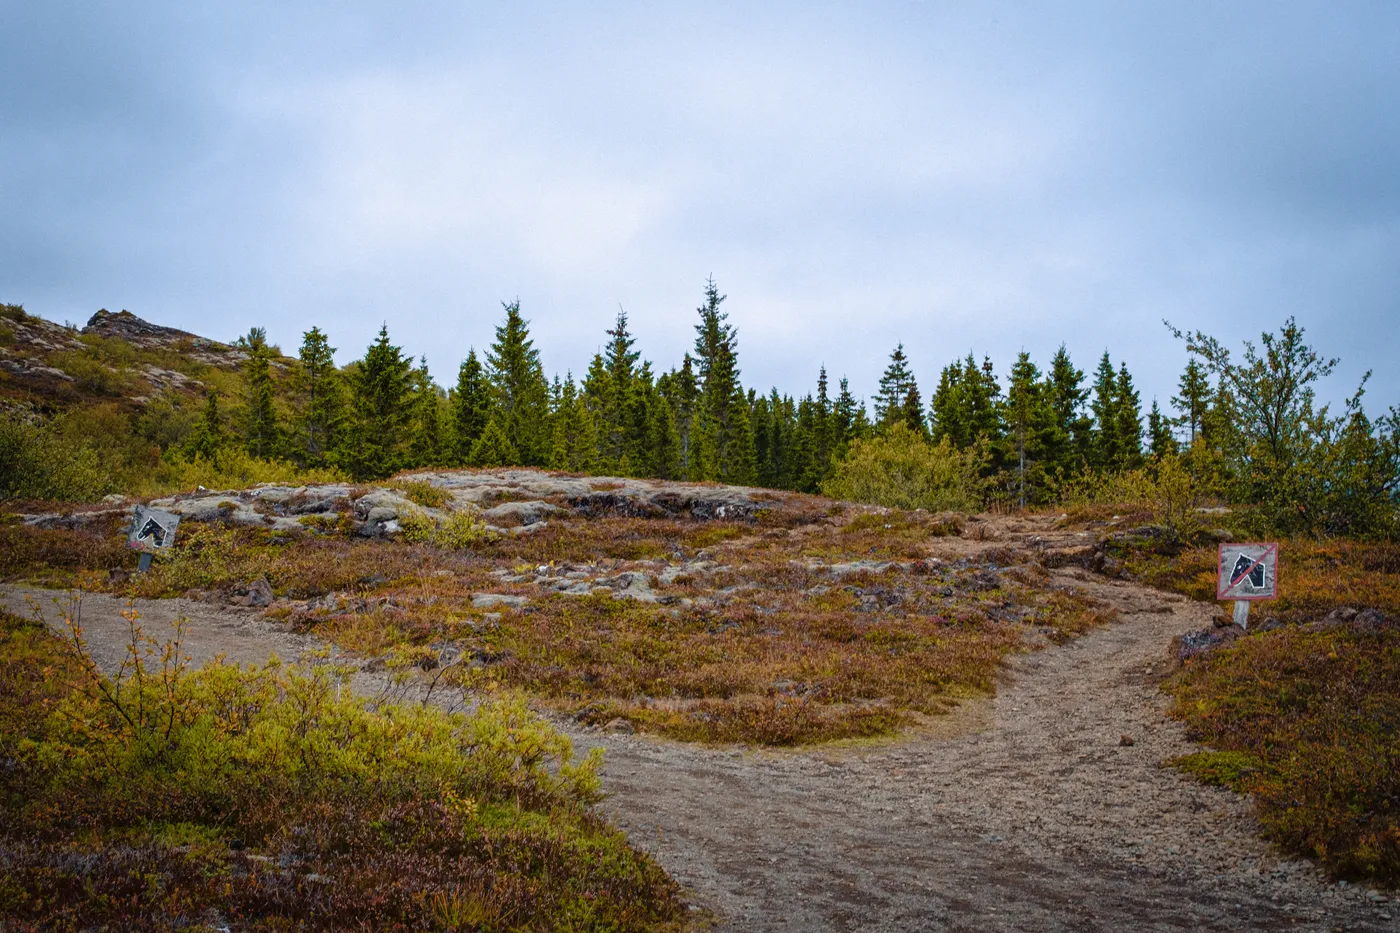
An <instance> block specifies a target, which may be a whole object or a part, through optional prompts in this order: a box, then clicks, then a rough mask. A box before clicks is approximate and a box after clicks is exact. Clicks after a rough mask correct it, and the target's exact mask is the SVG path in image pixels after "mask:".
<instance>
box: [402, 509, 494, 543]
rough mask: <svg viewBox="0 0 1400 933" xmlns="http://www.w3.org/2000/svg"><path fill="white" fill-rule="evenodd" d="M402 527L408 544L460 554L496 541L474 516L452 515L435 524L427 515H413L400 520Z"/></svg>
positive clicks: (414, 513)
mask: <svg viewBox="0 0 1400 933" xmlns="http://www.w3.org/2000/svg"><path fill="white" fill-rule="evenodd" d="M399 527H400V528H402V529H403V537H404V540H405V541H415V542H421V543H423V544H429V545H432V546H433V547H440V548H448V549H450V550H459V551H460V550H466V549H467V548H472V547H476V546H477V545H480V544H485V543H486V542H488V541H490V540H492V538H493V537H494V536H493V535H492V534H491V532H490V531H488V530H487V528H486V523H485V522H483V521H482V520H481V519H480V518H478V517H477V516H476V515H475V514H474V513H472V512H450V513H448V515H447V517H446V518H444V519H442V520H441V521H434V520H433V518H432V516H430V515H428V514H427V513H425V512H410V513H409V514H407V515H400V516H399Z"/></svg>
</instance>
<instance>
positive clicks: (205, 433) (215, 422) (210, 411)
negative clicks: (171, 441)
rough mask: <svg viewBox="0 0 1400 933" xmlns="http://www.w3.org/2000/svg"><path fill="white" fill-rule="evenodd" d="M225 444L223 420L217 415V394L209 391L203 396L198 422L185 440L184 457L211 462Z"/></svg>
mask: <svg viewBox="0 0 1400 933" xmlns="http://www.w3.org/2000/svg"><path fill="white" fill-rule="evenodd" d="M226 443H227V440H226V438H225V436H224V419H223V416H222V415H220V414H219V393H218V392H215V391H212V390H211V391H210V392H209V394H208V395H207V396H205V399H204V409H203V410H202V411H201V412H200V415H199V420H198V421H196V422H195V423H194V428H193V429H192V430H191V431H190V433H189V435H188V436H187V437H186V438H185V445H184V450H185V456H187V457H202V458H203V459H205V460H212V459H214V455H215V454H217V453H218V452H219V451H220V450H222V449H223V447H224V445H225V444H226Z"/></svg>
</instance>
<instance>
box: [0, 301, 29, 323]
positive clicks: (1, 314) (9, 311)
mask: <svg viewBox="0 0 1400 933" xmlns="http://www.w3.org/2000/svg"><path fill="white" fill-rule="evenodd" d="M0 318H4V319H5V320H9V321H18V322H21V323H22V322H24V321H27V320H28V319H29V315H28V314H26V313H25V311H24V305H10V304H3V303H0Z"/></svg>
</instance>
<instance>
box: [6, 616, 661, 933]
mask: <svg viewBox="0 0 1400 933" xmlns="http://www.w3.org/2000/svg"><path fill="white" fill-rule="evenodd" d="M128 619H129V623H130V625H131V640H130V645H129V650H128V653H127V657H126V660H125V663H124V664H123V666H122V669H121V670H120V672H118V674H117V675H116V676H115V677H113V678H110V679H109V678H106V677H104V676H102V675H101V674H100V673H99V672H98V671H97V669H96V667H95V666H94V664H93V662H92V660H91V657H90V656H89V655H88V653H87V651H86V646H85V644H84V642H83V639H82V635H81V630H80V629H79V628H77V627H75V626H72V627H70V635H69V637H68V639H67V640H66V642H65V643H64V645H66V647H64V646H63V645H60V643H59V642H58V641H57V640H56V639H54V638H53V637H52V636H48V635H46V634H44V633H43V630H42V627H41V626H39V625H33V624H31V625H26V624H25V623H23V622H21V621H20V620H18V619H15V618H14V617H12V616H0V688H2V689H0V758H3V759H4V760H6V761H9V762H10V765H9V766H8V767H7V768H6V769H3V770H0V814H3V819H0V851H3V852H4V860H5V864H6V873H5V875H6V882H5V887H4V888H3V890H0V897H3V898H4V912H5V916H6V918H7V922H13V923H14V924H16V928H17V929H28V928H31V927H32V928H51V927H52V926H53V925H54V924H57V923H60V922H62V919H63V918H65V917H67V918H71V917H72V916H74V915H77V916H81V917H83V918H84V919H85V921H86V922H87V923H89V924H92V925H94V926H103V927H111V928H122V929H128V928H130V929H157V928H159V929H170V928H176V929H184V928H191V927H195V926H224V925H230V922H232V925H236V926H238V927H240V928H249V929H288V928H303V929H345V928H347V927H356V928H364V927H369V928H400V929H402V928H408V929H425V928H429V927H434V928H437V927H441V926H442V925H444V924H445V923H450V922H452V921H454V920H461V921H463V922H466V921H470V923H472V924H473V925H474V927H473V928H475V929H481V930H505V929H510V930H546V929H550V930H552V929H604V930H648V929H660V928H667V927H669V925H670V924H671V923H672V922H674V921H676V920H677V919H678V918H679V916H680V914H681V912H682V911H681V905H680V904H679V901H678V900H677V897H676V893H677V891H676V887H675V885H674V884H673V883H672V882H671V881H670V879H669V878H667V877H666V876H665V874H664V873H663V872H662V871H661V870H660V869H659V868H658V867H657V866H656V865H655V863H654V862H652V861H651V860H650V859H649V858H647V857H646V856H645V855H642V854H639V853H637V852H635V851H634V850H632V849H631V848H629V847H628V846H627V844H626V842H625V839H624V838H623V837H622V835H621V834H620V833H618V832H616V831H615V830H612V829H611V828H609V827H608V826H607V825H606V824H604V823H602V822H601V821H600V820H599V819H598V818H597V817H596V816H594V815H593V814H592V813H591V811H590V809H589V805H590V804H591V803H592V802H593V801H595V800H596V799H597V797H598V790H599V784H598V777H597V772H598V767H599V764H600V754H601V753H600V752H594V753H593V754H590V755H589V756H587V757H586V758H584V759H582V760H577V759H575V758H574V757H573V754H572V750H571V748H570V744H569V741H568V739H567V738H565V737H564V736H562V735H561V734H560V733H558V732H557V731H555V730H554V729H553V728H552V727H550V726H549V725H548V724H546V723H544V722H543V721H542V720H540V719H538V718H537V717H535V716H534V715H532V714H531V713H530V712H529V711H528V710H527V708H526V707H525V705H524V704H523V702H521V701H520V700H518V699H512V698H508V697H507V698H494V699H487V700H486V701H485V702H483V703H482V704H481V705H480V706H479V708H478V709H477V711H476V712H474V713H472V714H471V715H464V714H449V713H446V712H443V711H440V710H438V709H437V708H435V707H431V706H427V705H416V706H401V705H394V704H388V703H385V704H381V705H378V706H377V707H371V706H369V705H366V704H365V703H364V702H363V701H361V700H359V699H357V698H356V697H355V696H354V695H353V694H352V693H351V692H350V690H349V687H348V686H347V678H348V673H347V672H344V671H337V670H334V669H332V668H329V667H327V666H324V665H319V666H315V665H313V666H311V667H298V666H284V665H281V664H279V663H278V662H277V661H276V660H275V659H274V660H273V661H272V662H270V663H269V664H268V665H267V666H265V667H261V668H239V667H236V666H229V665H224V664H219V663H215V664H213V665H211V666H209V667H206V668H204V669H202V670H199V671H190V670H188V669H186V667H185V664H184V661H183V660H182V656H181V654H180V645H179V634H178V631H177V635H176V638H175V639H174V640H173V641H172V642H169V643H165V644H161V643H157V642H155V641H154V640H151V639H148V638H147V637H146V636H145V635H144V633H143V632H142V631H141V628H140V624H139V616H138V615H137V614H136V613H134V612H131V613H129V615H128ZM55 674H57V676H55ZM78 853H81V858H75V857H74V856H75V855H76V854H78ZM211 916H217V918H218V922H211V920H210V917H211Z"/></svg>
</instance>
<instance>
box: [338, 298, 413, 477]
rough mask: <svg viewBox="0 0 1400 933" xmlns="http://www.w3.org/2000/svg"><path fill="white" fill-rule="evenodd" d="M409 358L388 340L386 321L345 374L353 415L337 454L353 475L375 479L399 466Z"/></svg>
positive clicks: (405, 442)
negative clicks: (353, 365)
mask: <svg viewBox="0 0 1400 933" xmlns="http://www.w3.org/2000/svg"><path fill="white" fill-rule="evenodd" d="M412 365H413V364H412V362H411V361H410V360H409V359H408V358H407V357H405V356H404V355H403V351H402V350H401V349H400V348H399V347H396V346H394V345H393V344H391V343H390V342H389V327H388V325H387V324H386V325H383V326H381V327H380V328H379V336H378V337H377V338H376V339H375V341H374V343H372V344H370V346H369V349H367V350H366V351H365V358H364V359H363V360H361V361H360V363H359V365H358V366H357V367H356V368H355V370H354V373H353V375H352V376H351V379H350V407H351V417H352V419H353V422H352V426H351V429H350V430H349V431H347V432H346V435H345V438H346V439H345V446H344V448H343V450H342V453H341V460H342V462H344V464H345V465H346V467H347V468H348V469H349V471H350V474H351V475H352V476H354V477H355V479H357V480H366V479H379V478H382V477H385V476H390V475H392V474H394V473H396V472H398V471H399V470H400V469H401V468H402V464H403V462H404V453H405V451H406V449H407V446H408V437H407V432H408V422H409V406H408V401H409V370H410V368H411V367H412Z"/></svg>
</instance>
